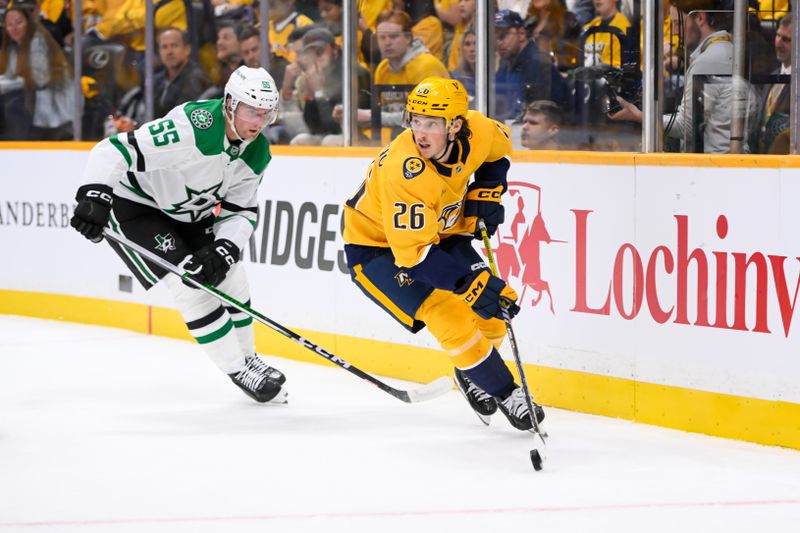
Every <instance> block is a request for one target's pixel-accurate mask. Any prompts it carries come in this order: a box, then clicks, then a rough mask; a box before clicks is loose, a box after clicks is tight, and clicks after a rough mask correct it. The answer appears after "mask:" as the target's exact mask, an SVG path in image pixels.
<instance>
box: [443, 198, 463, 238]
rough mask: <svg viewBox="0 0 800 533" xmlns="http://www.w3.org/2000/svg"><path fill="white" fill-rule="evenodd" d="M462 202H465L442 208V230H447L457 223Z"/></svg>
mask: <svg viewBox="0 0 800 533" xmlns="http://www.w3.org/2000/svg"><path fill="white" fill-rule="evenodd" d="M462 203H463V202H457V203H455V204H450V205H448V206H446V207H445V208H444V209H442V214H441V215H439V222H441V223H442V231H447V230H449V229H450V228H452V227H453V226H455V225H456V222H458V215H459V214H461V204H462Z"/></svg>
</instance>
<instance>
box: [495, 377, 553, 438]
mask: <svg viewBox="0 0 800 533" xmlns="http://www.w3.org/2000/svg"><path fill="white" fill-rule="evenodd" d="M498 400H499V401H498V407H499V408H500V411H501V412H502V413H503V414H504V415H505V416H506V418H507V419H508V421H509V422H510V423H511V425H512V426H514V427H515V428H517V429H519V430H521V431H528V430H530V429H531V428H533V423H532V422H531V417H530V414H529V412H528V402H526V401H525V393H524V392H523V390H522V387H516V388H515V389H514V390H512V391H511V393H510V394H509V395H508V396H506V397H505V398H502V399H501V398H498ZM531 403H532V404H533V410H534V411H536V422H537V424H541V423H542V421H543V420H544V409H542V406H540V405H538V404H537V403H536V402H534V401H533V400H532V399H531Z"/></svg>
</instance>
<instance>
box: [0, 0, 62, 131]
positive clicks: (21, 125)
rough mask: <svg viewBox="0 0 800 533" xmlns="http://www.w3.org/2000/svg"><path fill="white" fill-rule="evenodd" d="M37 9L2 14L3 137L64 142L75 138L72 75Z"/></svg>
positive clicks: (0, 99)
mask: <svg viewBox="0 0 800 533" xmlns="http://www.w3.org/2000/svg"><path fill="white" fill-rule="evenodd" d="M34 7H35V6H32V5H29V4H25V3H22V2H17V3H15V4H12V6H11V7H10V8H8V10H7V11H6V12H5V15H4V24H3V30H2V32H3V40H2V45H0V138H3V139H9V140H65V139H69V138H71V137H72V134H71V132H70V129H69V126H70V123H71V121H72V118H73V116H72V112H73V94H72V71H71V69H70V64H69V63H68V62H67V59H66V57H65V56H64V52H63V51H62V50H61V48H60V47H59V46H58V44H57V43H56V42H55V40H53V38H52V36H51V35H50V33H49V32H48V31H47V30H45V29H44V28H43V27H42V25H41V24H40V23H39V21H38V20H37V19H36V17H35V16H34V11H33V10H34Z"/></svg>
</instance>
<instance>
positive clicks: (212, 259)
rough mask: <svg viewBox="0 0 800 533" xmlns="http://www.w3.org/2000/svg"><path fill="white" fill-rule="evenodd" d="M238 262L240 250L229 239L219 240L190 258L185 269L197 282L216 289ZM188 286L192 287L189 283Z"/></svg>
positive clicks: (184, 265)
mask: <svg viewBox="0 0 800 533" xmlns="http://www.w3.org/2000/svg"><path fill="white" fill-rule="evenodd" d="M238 260H239V248H238V247H237V246H236V245H235V244H233V243H232V242H231V241H229V240H228V239H218V240H216V241H214V242H213V243H211V244H209V245H206V246H203V247H202V248H200V249H199V250H197V251H196V252H195V253H194V254H192V255H191V256H189V258H188V259H187V260H186V261H185V262H184V263H183V268H184V270H186V272H188V273H189V274H191V275H192V277H193V278H194V279H195V280H197V281H199V282H201V283H203V284H206V285H213V286H214V287H216V286H217V285H219V284H220V283H222V281H223V280H224V279H225V276H227V275H228V271H229V270H230V269H231V267H232V266H233V265H235V264H236V262H237V261H238ZM187 285H189V286H190V287H192V285H191V284H189V283H187Z"/></svg>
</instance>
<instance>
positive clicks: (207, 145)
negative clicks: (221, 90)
mask: <svg viewBox="0 0 800 533" xmlns="http://www.w3.org/2000/svg"><path fill="white" fill-rule="evenodd" d="M183 112H184V113H185V114H186V118H188V119H189V122H190V123H191V124H192V131H193V133H194V144H195V146H196V147H197V149H198V150H200V153H202V154H203V155H217V154H220V153H222V148H223V146H222V144H223V143H222V139H223V137H224V136H225V120H224V118H223V117H222V99H221V98H220V99H218V100H201V101H199V102H188V103H186V104H184V107H183Z"/></svg>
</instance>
